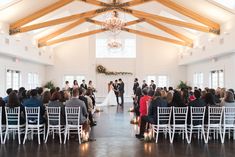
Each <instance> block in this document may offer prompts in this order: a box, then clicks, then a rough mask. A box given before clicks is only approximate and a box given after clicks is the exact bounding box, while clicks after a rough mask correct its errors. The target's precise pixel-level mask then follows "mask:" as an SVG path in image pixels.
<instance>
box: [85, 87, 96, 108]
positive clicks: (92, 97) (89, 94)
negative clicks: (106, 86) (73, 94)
mask: <svg viewBox="0 0 235 157" xmlns="http://www.w3.org/2000/svg"><path fill="white" fill-rule="evenodd" d="M86 95H87V96H89V97H90V98H91V100H92V109H94V107H95V97H94V95H93V92H92V89H91V88H89V87H88V88H87V91H86Z"/></svg>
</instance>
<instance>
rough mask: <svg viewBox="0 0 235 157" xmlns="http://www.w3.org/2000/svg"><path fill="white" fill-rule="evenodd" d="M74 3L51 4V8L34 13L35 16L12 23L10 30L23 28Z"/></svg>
mask: <svg viewBox="0 0 235 157" xmlns="http://www.w3.org/2000/svg"><path fill="white" fill-rule="evenodd" d="M72 1H73V0H60V1H58V2H56V3H53V4H51V5H50V6H48V7H46V8H43V9H41V10H39V11H37V12H35V13H33V14H31V15H29V16H27V17H25V18H23V19H20V20H18V21H16V22H15V23H12V24H11V25H10V28H11V29H15V28H18V27H21V26H23V25H25V24H27V23H29V22H32V21H33V20H36V19H38V18H40V17H42V16H44V15H46V14H48V13H50V12H53V11H55V10H56V9H58V8H61V7H63V6H65V5H67V4H69V3H71V2H72Z"/></svg>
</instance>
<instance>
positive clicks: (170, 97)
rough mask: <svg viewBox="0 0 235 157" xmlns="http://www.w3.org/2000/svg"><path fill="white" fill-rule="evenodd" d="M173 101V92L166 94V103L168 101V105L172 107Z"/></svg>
mask: <svg viewBox="0 0 235 157" xmlns="http://www.w3.org/2000/svg"><path fill="white" fill-rule="evenodd" d="M172 99H173V93H172V92H167V94H166V101H167V105H168V106H170V104H171V102H172Z"/></svg>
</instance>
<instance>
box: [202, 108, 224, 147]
mask: <svg viewBox="0 0 235 157" xmlns="http://www.w3.org/2000/svg"><path fill="white" fill-rule="evenodd" d="M223 110H224V108H223V107H210V106H209V107H208V125H207V136H206V140H205V143H208V140H209V136H210V131H212V130H213V131H214V139H215V135H216V134H217V133H218V131H219V134H220V139H221V142H222V115H223Z"/></svg>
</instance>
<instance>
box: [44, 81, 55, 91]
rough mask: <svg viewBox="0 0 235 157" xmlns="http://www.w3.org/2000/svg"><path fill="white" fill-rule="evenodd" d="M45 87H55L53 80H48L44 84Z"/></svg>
mask: <svg viewBox="0 0 235 157" xmlns="http://www.w3.org/2000/svg"><path fill="white" fill-rule="evenodd" d="M44 88H47V89H52V88H55V85H54V83H53V82H52V81H48V82H47V83H46V84H45V85H44Z"/></svg>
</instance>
